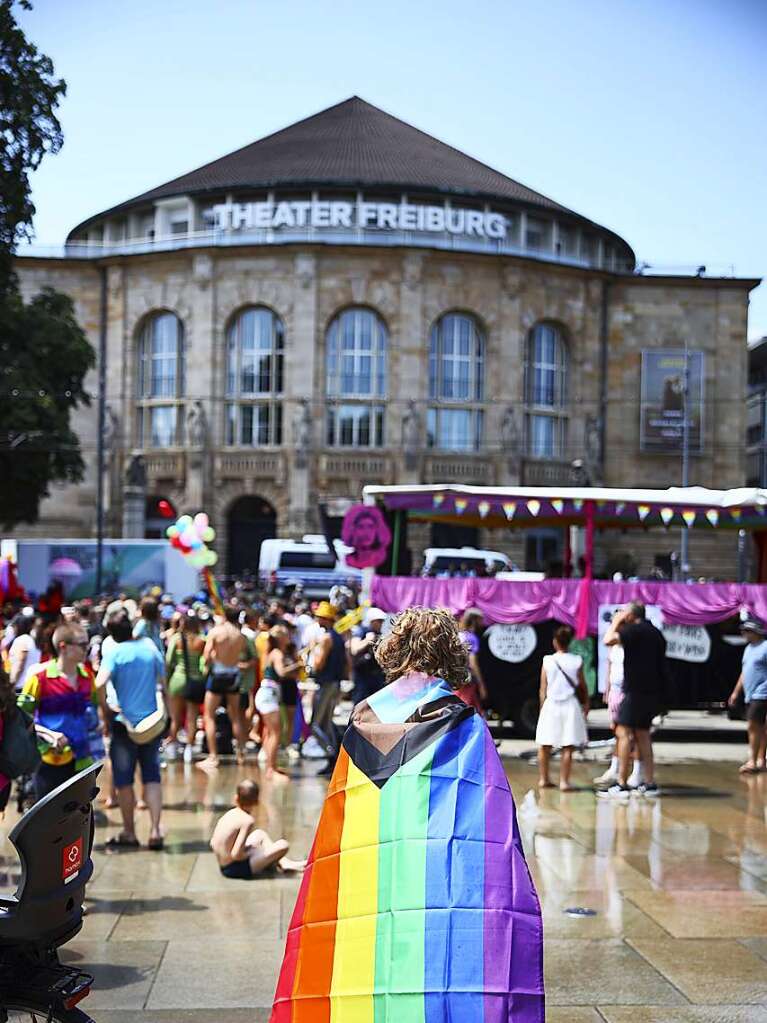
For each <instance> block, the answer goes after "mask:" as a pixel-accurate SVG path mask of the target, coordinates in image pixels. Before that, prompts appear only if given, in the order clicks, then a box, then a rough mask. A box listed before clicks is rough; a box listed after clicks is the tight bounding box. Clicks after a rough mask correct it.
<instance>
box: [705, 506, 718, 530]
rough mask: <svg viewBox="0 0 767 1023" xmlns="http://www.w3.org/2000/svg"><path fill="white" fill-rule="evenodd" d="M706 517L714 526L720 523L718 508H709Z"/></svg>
mask: <svg viewBox="0 0 767 1023" xmlns="http://www.w3.org/2000/svg"><path fill="white" fill-rule="evenodd" d="M706 518H707V519H708V521H709V522H710V523H711V525H712V526H716V525H718V524H719V512H718V511H717V510H716V508H709V509H708V511H707V512H706Z"/></svg>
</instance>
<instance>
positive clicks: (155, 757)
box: [109, 721, 161, 789]
mask: <svg viewBox="0 0 767 1023" xmlns="http://www.w3.org/2000/svg"><path fill="white" fill-rule="evenodd" d="M160 742H161V740H160V739H159V738H157V739H153V740H152V741H151V742H148V743H147V744H146V745H145V746H139V745H138V743H135V742H134V741H133V740H132V739H131V737H130V736H129V735H128V730H127V729H126V727H125V725H123V724H121V723H120V722H119V721H115V722H114V724H113V726H112V743H111V745H110V747H109V759H110V760H111V761H112V775H113V777H114V784H115V788H118V789H121V788H124V787H125V786H126V785H132V784H133V779H134V777H135V774H136V764H141V780H142V782H143V783H144V785H150V784H151V783H152V782H159V780H160Z"/></svg>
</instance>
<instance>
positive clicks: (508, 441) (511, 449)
mask: <svg viewBox="0 0 767 1023" xmlns="http://www.w3.org/2000/svg"><path fill="white" fill-rule="evenodd" d="M501 448H502V451H503V453H504V455H505V456H506V462H507V465H508V467H509V472H510V473H512V474H513V475H517V474H518V473H519V470H520V468H521V464H522V461H521V448H520V436H519V427H518V426H517V414H516V412H515V411H514V409H513V408H512V407H511V405H509V407H508V408H507V409H506V411H505V412H504V414H503V419H502V420H501Z"/></svg>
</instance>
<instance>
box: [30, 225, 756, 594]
mask: <svg viewBox="0 0 767 1023" xmlns="http://www.w3.org/2000/svg"><path fill="white" fill-rule="evenodd" d="M98 265H103V266H105V268H106V270H105V272H106V275H107V350H108V355H107V367H106V370H107V403H108V407H109V410H110V420H111V425H110V430H111V431H112V433H113V440H112V441H111V443H110V458H109V465H108V468H107V474H108V478H107V486H106V495H107V515H108V523H109V530H110V533H111V534H112V535H120V533H121V523H122V514H123V508H122V501H123V490H124V477H125V468H126V465H127V463H128V462H129V460H130V458H131V457H132V456H133V455H135V454H139V453H140V454H143V456H144V458H145V462H146V469H147V478H148V483H147V492H148V494H149V495H150V496H151V495H155V496H161V497H165V498H167V499H168V500H170V501H172V502H173V503H174V504H175V506H176V507H177V508H178V509H179V510H184V511H193V510H196V509H198V508H200V507H203V508H205V509H206V510H207V511H208V512H209V514H210V515H211V518H212V519H213V521H214V523H215V525H216V528H217V530H218V533H219V538H220V549H221V551H222V552H225V551H226V542H227V520H228V513H229V510H230V508H231V507H232V504H233V502H235V501H236V500H237V499H238V498H240V497H242V496H243V495H258V496H259V497H261V498H262V499H264V500H266V501H268V502H269V503H270V504H271V506H272V507H273V508H274V511H275V513H276V528H277V532H278V534H279V535H284V536H289V535H293V536H296V535H300V534H301V533H303V532H305V531H307V530H316V529H317V528H318V526H319V522H318V518H317V506H318V503H319V502H321V501H323V500H325V499H328V498H333V497H342V498H353V499H358V498H359V497H360V494H361V490H362V487H363V485H364V484H366V483H416V482H451V481H454V482H465V483H483V484H489V485H493V484H495V485H504V484H515V483H520V482H522V483H528V484H530V485H535V484H540V485H545V484H547V483H552V484H556V483H572V474H571V468H570V463H571V461H572V460H573V459H578V458H580V459H582V460H585V461H588V462H589V464H590V465H591V471H592V474H593V473H599V474H601V476H602V479H603V482H604V484H605V485H607V486H631V487H636V486H648V487H666V486H670V485H677V484H679V482H680V472H681V469H680V459H679V457H678V456H675V455H666V456H658V455H648V454H643V453H640V451H639V397H640V396H639V379H640V360H641V352H642V350H643V349H647V348H654V347H655V348H663V347H666V348H667V347H680V346H683V345H684V342H685V341H687V342H689V345H690V347H691V348H693V349H696V350H703V351H704V352H705V354H706V381H705V402H706V415H705V445H704V453H703V455H702V456H700V457H695V458H693V459H692V464H691V483H692V484H700V485H701V486H709V487H717V488H724V487H733V486H738V485H741V484H742V483H743V481H744V478H745V464H744V458H745V453H744V447H743V442H742V438H743V437H744V432H745V400H744V397H745V388H746V372H747V354H746V317H747V308H748V291H749V289H750V287H752V286H753V284H754V282H752V281H738V280H732V279H727V280H715V279H710V278H702V279H698V278H658V277H643V276H637V275H634V276H630V275H621V274H611V273H609V272H606V271H604V270H596V269H583V268H578V267H574V266H567V265H558V264H556V263H547V262H541V261H537V260H533V259H525V258H516V257H510V256H497V255H496V256H493V255H489V254H487V255H485V254H471V253H451V252H444V251H438V250H429V249H415V248H405V247H403V248H394V247H392V248H386V247H378V248H376V247H362V246H344V245H337V246H336V245H328V246H321V245H310V244H304V245H284V246H276V245H273V246H268V247H266V246H264V247H257V246H250V247H246V246H243V247H241V248H236V247H227V248H209V249H184V250H178V251H170V252H151V253H147V254H136V255H123V256H111V257H107V258H105V259H103V260H101V261H100V264H98ZM98 265H97V264H96V263H94V262H91V261H89V260H86V259H75V258H68V259H57V260H54V259H36V258H20V259H18V261H17V271H18V274H19V280H20V283H21V287H22V291H23V293H24V294H25V296H27V297H29V296H31V295H33V294H35V293H36V292H37V291H39V290H40V288H42V287H43V286H45V285H51V286H53V287H55V288H58V289H60V290H62V291H65V292H67V293H68V294H70V295H71V296H72V297H73V299H74V302H75V308H76V312H77V316H78V319H79V321H80V323H81V324H82V326H83V327H84V329H85V330H86V332H87V334H88V336H89V337H90V339H91V341H92V343H93V345H94V347H95V348H98V335H99V316H100V277H99V269H98ZM248 306H265V307H267V308H269V309H271V310H273V311H274V312H275V313H276V314H277V315H278V316H279V317H280V319H281V320H282V323H283V325H284V336H285V368H284V388H283V396H282V399H281V403H282V408H283V424H284V425H283V438H282V440H283V443H282V444H281V445H280V446H279V447H265V448H241V447H228V446H227V445H226V443H225V439H226V434H225V409H224V405H225V398H224V393H225V372H226V335H227V328H228V325H229V324H230V322H231V320H232V317H233V316H234V315H235V314H236V313H237V312H238V311H239V310H242V309H243V308H245V307H248ZM350 306H364V307H368V308H370V309H373V310H375V311H376V312H377V313H378V314H379V315H380V317H381V318H382V319H383V321H384V322H385V324H386V328H387V331H388V343H389V347H388V367H387V398H386V401H385V405H386V410H385V442H384V445H383V446H382V447H381V448H380V449H367V450H365V449H359V448H356V449H355V448H332V447H328V446H326V436H325V406H326V397H325V355H326V350H325V346H326V332H327V328H328V325H329V323H330V322H331V320H332V319H333V317H334V316H335V315H336V314H337V313H338V312H339V311H341V310H343V309H345V308H348V307H350ZM162 310H169V311H172V312H174V313H175V314H176V315H177V316H178V317H179V319H180V320H181V322H182V324H183V338H184V354H185V367H186V370H185V372H186V380H185V395H184V398H183V399H182V405H183V414H184V416H187V415H188V413H189V409H190V408H191V406H192V404H193V403H194V402H198V401H199V402H200V403H201V406H200V407H201V409H202V410H203V412H204V419H205V423H206V425H207V431H206V436H205V440H204V443H202V444H197V445H191V444H188V445H186V446H180V447H177V448H164V449H159V450H156V449H151V448H145V449H140V448H139V447H138V431H137V394H136V381H137V345H138V338H139V334H140V330H141V326H142V324H143V323H144V322H145V321H146V317H147V316H148V315H149V314H150V313H153V312H156V311H162ZM456 310H459V311H463V312H468V313H470V314H472V315H473V316H474V317H475V318H476V320H477V321H478V322H479V324H480V325H481V328H482V331H483V333H484V337H485V394H484V412H485V427H484V445H483V449H482V450H481V451H480V452H477V453H476V454H467V453H460V454H457V453H451V452H447V451H445V452H442V451H436V450H433V449H428V448H427V447H426V436H425V428H424V424H425V413H426V408H427V405H428V404H429V392H428V386H429V377H428V353H429V336H430V331H431V328H432V325H433V324H434V322H435V321H436V320H437V319H438V318H439V317H440V316H441V315H442V314H443V313H446V312H450V311H456ZM605 314H606V316H607V320H606V323H605V322H604V319H603V318H604V316H605ZM541 321H547V322H551V323H554V324H557V325H558V326H559V327H560V328H561V330H562V332H563V334H564V337H565V339H566V344H567V353H568V368H567V379H568V384H567V388H568V390H567V393H568V399H567V407H566V415H567V419H568V424H567V437H568V442H567V446H566V449H565V451H564V452H563V457H562V458H561V459H559V460H558V461H556V462H551V461H548V460H531V459H527V458H526V457H525V450H524V425H523V424H524V405H525V391H524V373H525V359H526V348H527V338H528V335H529V332H530V330H531V328H532V327H533V326H534V325H535V324H536V323H539V322H541ZM605 330H606V338H607V381H606V392H605V397H606V405H605V406H604V407H603V405H602V404H601V396H602V355H603V348H602V339H603V337H604V336H605ZM88 385H89V388H90V391H91V393H92V394H93V395H94V396H95V392H96V379H95V374H94V375H93V377H92V379H90V380H89V381H88ZM306 400H308V402H309V406H308V407H309V409H310V422H311V445H310V447H309V450H308V451H306V452H299V451H298V450H297V447H296V443H295V441H296V439H297V438H296V436H294V434H295V432H296V430H297V427H296V423H297V422H298V421H299V417H300V416H301V414H302V409H303V407H304V406H303V404H302V403H303V402H305V401H306ZM408 410H415V411H416V418H415V422H416V423H417V424H418V427H417V428H418V430H419V431H420V433H419V437H420V442H419V443H417V444H416V447H415V450H413V451H411V452H410V453H409V454H408V452H406V450H405V444H404V439H403V431H404V428H405V423H404V420H405V418H406V416H407V415H408ZM509 410H512V414H509ZM603 410H606V423H605V430H604V435H603V437H602V435H601V434H600V433H599V426H600V415H601V413H602V411H603ZM595 426H596V429H597V433H598V436H597V442H598V443H597V444H596V446H597V447H599V446H600V445H601V446H603V449H604V462H603V464H594V457H593V456H594V451H593V448H594V446H595V445H594V444H593V443H592V444H591V447H590V445H589V439H588V433H589V431H592V434H593V432H594V430H595ZM78 429H79V432H80V436H81V438H82V443H83V450H84V455H85V459H86V462H87V464H88V472H87V475H86V479H85V480H84V482H83V483H82V484H81V485H80V486H77V487H65V488H57V489H56V491H55V493H53V494H52V495H51V497H50V498H49V499H48V500H46V501H45V502H44V503H43V506H42V508H41V517H40V522H39V523H38V524H37V525H36V526H34V527H30V528H19V529H18V530H17V534H16V535H18V536H19V537H22V536H34V535H37V536H42V535H47V536H52V535H56V536H90V535H93V533H94V530H95V520H96V511H95V486H96V478H95V452H96V405H95V402H94V404H93V405H92V407H91V408H90V409H88V410H83V412H82V413H81V414H80V421H79V423H78ZM409 429H410V431H411V434H410V435H411V437H412V430H413V426H412V424H411V426H410V427H409ZM515 438H516V439H515ZM598 461H599V460H597V462H598ZM421 532H423V531H422V530H421V531H418V532H416V533H414V538H415V537H418V536H419V535H420V533H421ZM640 538H641V539H640ZM481 539H482V541H483V542H485V543H486V544H487V545H489V546H492V547H494V548H501V549H507V550H509V551H510V552H511V553H512V554H513V555H514V556H515V558H516V560H517V561H519V562H522V561H523V560H524V558H523V556H522V550H521V541H520V538H519V537H514V536H508V537H501V536H499V534H497V533H490V532H488V533H487V536H483V537H482V538H481ZM601 543H602V541H601V540H600V544H601ZM623 544H625V545H627V546H630V547H631V548H632V550H634V551H635V552H636V553H638V555H639V557H640V562H641V565H640V567H641V568H642V569H643V570H647V568H649V567H650V566H651V564H652V558H653V556H654V553H658V552H663V551H664V550H665V549H670V548H672V547H674V546H676V542H675V538H673V537H670V536H669V537H665V536H664V535H663V532H662V531H660V532H657V531H654V532H652V533H644V534H641V533H640V534H635V533H632V534H630V535H627V536H624V537H611V538H610V539H609V540H607V541H606V542H605V544H604V545H603V546H604V550H605V551H610V550H612V549H615V548H616V547H620V546H621V545H623ZM691 553H692V557H693V570H694V571H695V572H703V571H705V573H706V574H712V573H715V572H716V573H717V574H722V575H732V574H733V572H734V569H735V565H734V560H733V541H732V538H729V537H724V538H722V539H721V540H720V539H719V538H717V537H711V536H706V537H704V536H703V535H701V536H700V537H698V536H697V535H695V536H694V538H693V542H692V546H691ZM712 559H713V560H712ZM696 562H697V563H699V564H700V567H698V564H696ZM703 562H705V568H704V566H703Z"/></svg>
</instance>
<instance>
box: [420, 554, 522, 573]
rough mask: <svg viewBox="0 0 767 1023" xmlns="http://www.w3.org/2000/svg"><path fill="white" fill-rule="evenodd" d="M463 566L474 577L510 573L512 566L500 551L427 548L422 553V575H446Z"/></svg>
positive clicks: (456, 571) (457, 570)
mask: <svg viewBox="0 0 767 1023" xmlns="http://www.w3.org/2000/svg"><path fill="white" fill-rule="evenodd" d="M461 565H464V566H465V567H466V568H467V569H468V570H469V572H473V573H474V575H483V574H486V575H495V574H496V573H497V572H511V571H513V567H514V566H513V565H512V564H511V562H510V561H509V559H508V558H507V557H506V555H505V554H501V552H500V551H481V550H478V549H477V548H476V547H427V548H426V550H425V551H424V552H423V569H422V572H421V574H422V575H437V576H439V575H447V574H448V573H449V572H451V571H452V572H455V573H456V574H457V573H458V572H459V571H460V569H461Z"/></svg>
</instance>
